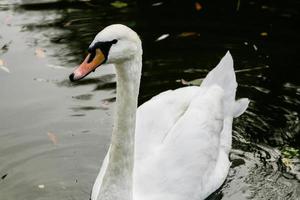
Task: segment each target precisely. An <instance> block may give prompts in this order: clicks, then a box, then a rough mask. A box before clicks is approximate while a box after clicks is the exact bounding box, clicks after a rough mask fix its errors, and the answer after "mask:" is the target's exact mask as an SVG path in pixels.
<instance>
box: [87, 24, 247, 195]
mask: <svg viewBox="0 0 300 200" xmlns="http://www.w3.org/2000/svg"><path fill="white" fill-rule="evenodd" d="M113 39H117V40H119V41H118V42H117V44H116V45H113V46H112V48H111V50H110V52H109V55H108V59H107V62H108V63H114V64H115V65H116V73H117V103H116V104H117V105H116V106H117V108H116V115H115V118H116V119H115V124H114V131H113V135H112V141H111V145H110V148H109V151H108V153H107V155H106V157H105V159H104V161H103V164H102V168H101V170H100V173H99V175H98V177H97V179H96V182H95V184H94V187H93V191H92V197H91V199H92V200H99V199H100V200H132V199H133V200H187V199H188V200H200V199H205V198H206V197H207V196H209V195H210V194H211V193H212V192H214V191H215V190H217V189H218V188H219V187H220V186H221V185H222V183H223V182H224V180H225V179H226V176H227V173H228V170H229V167H230V161H229V159H228V154H229V151H230V149H231V142H232V139H231V138H232V136H231V132H232V120H233V117H237V116H239V115H240V114H242V113H243V112H244V111H245V110H246V108H247V106H248V103H249V100H248V99H241V100H238V101H236V100H235V93H236V87H237V83H236V79H235V73H234V69H233V60H232V57H231V55H230V53H229V52H227V54H226V55H225V56H224V58H223V59H222V60H221V62H220V63H219V64H218V66H217V67H216V68H214V69H213V70H212V71H211V72H210V73H209V74H208V75H207V77H206V78H205V79H204V81H203V82H202V84H201V86H200V87H196V86H192V87H184V88H180V89H177V90H174V91H172V90H169V91H166V92H163V93H161V94H159V95H157V96H155V97H153V98H152V99H151V100H149V101H147V102H146V103H144V104H143V105H141V106H140V107H139V108H138V109H137V108H136V105H137V97H138V89H139V81H140V73H141V67H142V66H141V65H142V64H141V56H142V49H141V45H140V44H141V43H140V40H139V38H138V36H137V35H136V34H135V32H134V31H132V30H131V29H129V28H127V27H125V26H123V25H112V26H109V27H107V28H105V29H104V30H103V31H102V32H100V33H99V34H98V35H97V37H96V38H95V40H94V41H93V43H95V42H97V41H110V40H113ZM93 43H92V44H93ZM118 45H119V46H118ZM122 54H124V57H122ZM136 109H137V110H136Z"/></svg>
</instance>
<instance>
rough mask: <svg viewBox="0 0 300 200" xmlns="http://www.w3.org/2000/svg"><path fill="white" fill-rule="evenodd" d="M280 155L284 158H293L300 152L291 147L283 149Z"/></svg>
mask: <svg viewBox="0 0 300 200" xmlns="http://www.w3.org/2000/svg"><path fill="white" fill-rule="evenodd" d="M281 153H282V155H283V157H285V158H294V157H297V156H299V155H300V150H299V149H295V148H293V147H284V148H283V149H282V150H281Z"/></svg>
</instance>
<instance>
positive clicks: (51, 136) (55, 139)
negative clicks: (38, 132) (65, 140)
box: [48, 132, 58, 145]
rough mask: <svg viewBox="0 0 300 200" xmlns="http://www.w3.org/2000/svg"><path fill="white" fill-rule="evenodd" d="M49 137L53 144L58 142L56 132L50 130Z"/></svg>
mask: <svg viewBox="0 0 300 200" xmlns="http://www.w3.org/2000/svg"><path fill="white" fill-rule="evenodd" d="M48 138H49V140H50V141H51V142H52V143H53V144H55V145H56V144H58V140H57V137H56V135H55V134H54V133H51V132H48Z"/></svg>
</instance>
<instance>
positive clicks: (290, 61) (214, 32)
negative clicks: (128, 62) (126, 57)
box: [0, 0, 300, 200]
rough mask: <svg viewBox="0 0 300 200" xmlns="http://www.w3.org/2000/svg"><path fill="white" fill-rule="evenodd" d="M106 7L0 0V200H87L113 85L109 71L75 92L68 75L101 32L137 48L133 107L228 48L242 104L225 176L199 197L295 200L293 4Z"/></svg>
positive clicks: (299, 166)
mask: <svg viewBox="0 0 300 200" xmlns="http://www.w3.org/2000/svg"><path fill="white" fill-rule="evenodd" d="M111 3H112V2H111V1H55V0H53V1H50V0H35V1H25V0H24V1H18V0H14V1H5V0H4V1H1V2H0V59H1V61H3V62H4V66H5V67H6V68H3V67H2V68H1V69H0V92H1V96H0V97H1V100H0V199H1V200H2V199H4V200H5V199H17V200H18V199H22V200H27V199H28V200H32V199H43V200H47V199H49V200H50V199H78V200H79V199H88V198H89V194H90V190H91V187H92V184H93V181H94V179H95V177H96V175H97V173H98V170H99V167H100V164H101V162H102V159H103V156H104V155H105V152H106V150H107V148H108V145H109V141H110V133H111V129H112V121H113V114H112V113H113V107H114V104H115V76H114V72H113V67H112V66H106V67H104V68H103V69H102V70H97V71H96V73H93V74H91V76H89V78H88V79H85V80H83V81H81V82H79V83H75V84H73V83H70V82H69V81H68V75H69V73H70V72H71V71H72V69H73V67H74V66H76V65H77V64H78V63H79V62H81V61H82V59H83V58H84V56H85V54H86V51H87V47H88V45H89V43H90V41H91V40H92V39H93V37H94V35H95V34H96V33H97V32H98V31H100V30H101V29H102V28H104V27H105V26H107V25H109V24H112V23H123V24H126V25H128V26H130V27H132V28H133V29H134V30H136V31H137V32H138V33H139V35H140V36H141V39H142V41H143V48H144V57H143V60H144V63H143V75H142V82H141V91H140V99H139V102H140V104H141V103H143V102H144V101H146V100H148V99H150V98H151V97H152V96H154V95H156V94H158V93H160V92H162V91H165V90H167V89H176V88H178V87H182V86H185V85H184V84H185V83H186V82H187V81H191V80H194V79H198V78H203V77H204V76H205V75H206V74H207V72H208V71H209V70H210V69H212V68H213V67H214V66H215V65H216V64H217V63H218V61H219V60H220V58H221V57H222V56H223V55H224V54H225V53H226V51H227V50H230V51H231V53H232V55H233V57H234V61H235V69H236V71H237V79H238V82H239V88H238V91H237V96H238V97H248V98H250V99H251V103H250V106H249V109H248V110H247V112H246V113H245V114H244V115H242V116H241V117H239V118H238V119H236V120H235V122H234V130H233V150H232V152H231V154H230V159H231V161H232V167H231V169H230V172H229V175H228V178H227V180H226V182H225V183H224V185H223V186H222V188H221V189H219V190H218V191H216V192H215V193H214V194H212V195H211V196H210V197H209V198H208V199H236V200H242V199H299V198H300V189H299V188H300V183H299V180H300V161H299V144H300V133H299V130H300V125H299V104H300V101H299V96H300V87H299V85H300V83H299V73H297V71H298V68H299V64H298V62H297V58H298V55H297V54H298V52H300V51H299V31H297V27H298V24H299V8H300V4H299V3H298V2H297V1H287V2H284V3H280V4H279V3H278V4H277V3H274V2H272V3H271V2H268V1H263V2H261V1H230V2H226V3H221V4H220V2H217V1H198V3H200V5H201V6H200V9H199V5H198V7H196V6H195V1H182V2H181V3H179V2H175V1H148V2H145V1H138V2H136V1H126V4H124V5H123V7H121V8H118V6H116V5H115V4H113V5H111ZM162 35H164V36H165V37H166V38H165V39H163V40H159V41H157V39H158V38H160V37H161V36H162ZM8 70H9V73H8ZM183 83H184V84H183Z"/></svg>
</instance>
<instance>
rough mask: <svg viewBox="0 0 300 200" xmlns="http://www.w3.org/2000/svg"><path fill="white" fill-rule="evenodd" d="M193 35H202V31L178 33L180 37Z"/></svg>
mask: <svg viewBox="0 0 300 200" xmlns="http://www.w3.org/2000/svg"><path fill="white" fill-rule="evenodd" d="M191 36H200V33H197V32H183V33H180V34H179V35H178V37H191Z"/></svg>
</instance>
